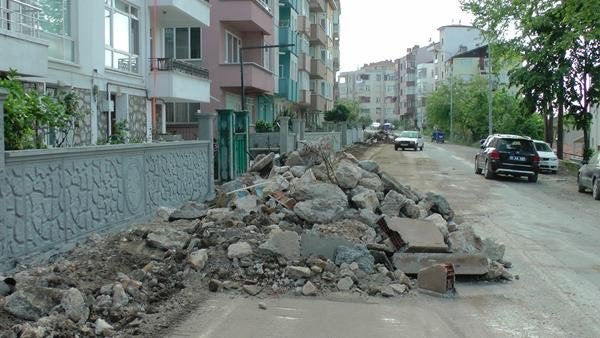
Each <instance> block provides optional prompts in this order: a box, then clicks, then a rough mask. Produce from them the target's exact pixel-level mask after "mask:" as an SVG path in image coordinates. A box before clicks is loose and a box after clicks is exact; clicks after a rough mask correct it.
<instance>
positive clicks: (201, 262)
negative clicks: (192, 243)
mask: <svg viewBox="0 0 600 338" xmlns="http://www.w3.org/2000/svg"><path fill="white" fill-rule="evenodd" d="M188 262H189V263H190V265H191V266H192V267H193V268H194V269H196V270H198V271H199V270H202V269H204V266H205V265H206V263H207V262H208V250H206V249H200V250H197V251H194V252H192V253H191V254H190V255H189V256H188Z"/></svg>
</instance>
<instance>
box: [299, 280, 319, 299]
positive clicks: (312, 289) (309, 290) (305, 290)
mask: <svg viewBox="0 0 600 338" xmlns="http://www.w3.org/2000/svg"><path fill="white" fill-rule="evenodd" d="M317 291H318V289H317V287H316V286H315V285H314V284H313V283H312V282H311V281H308V282H306V284H304V286H303V287H302V294H303V295H304V296H316V295H317Z"/></svg>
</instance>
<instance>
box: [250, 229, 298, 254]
mask: <svg viewBox="0 0 600 338" xmlns="http://www.w3.org/2000/svg"><path fill="white" fill-rule="evenodd" d="M258 249H259V250H260V251H262V252H266V253H270V254H274V255H281V256H283V257H285V258H286V259H288V260H296V259H298V258H299V257H300V235H298V233H297V232H295V231H271V233H270V234H269V239H268V240H267V241H266V242H264V243H263V244H261V245H260V246H259V247H258Z"/></svg>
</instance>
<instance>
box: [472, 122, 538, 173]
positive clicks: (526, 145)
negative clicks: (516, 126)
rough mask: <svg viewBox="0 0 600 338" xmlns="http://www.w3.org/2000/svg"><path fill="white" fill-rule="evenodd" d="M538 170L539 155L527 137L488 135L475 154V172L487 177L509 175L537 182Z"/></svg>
mask: <svg viewBox="0 0 600 338" xmlns="http://www.w3.org/2000/svg"><path fill="white" fill-rule="evenodd" d="M539 171H540V157H539V155H538V154H537V151H535V146H534V145H533V141H532V140H531V139H530V138H529V137H523V136H517V135H501V134H496V135H490V136H488V138H487V139H485V141H482V143H481V150H480V151H479V153H478V154H477V155H475V173H476V174H481V173H483V175H484V176H485V178H487V179H491V178H494V176H496V175H509V176H515V177H527V179H528V180H529V182H537V179H538V173H539Z"/></svg>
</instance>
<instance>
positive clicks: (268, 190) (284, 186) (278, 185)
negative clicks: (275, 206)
mask: <svg viewBox="0 0 600 338" xmlns="http://www.w3.org/2000/svg"><path fill="white" fill-rule="evenodd" d="M289 187H290V182H289V181H288V180H287V179H286V178H285V177H283V176H281V175H275V176H273V177H271V178H269V180H268V183H267V184H266V185H264V188H263V195H265V196H266V195H271V194H272V193H274V192H276V191H284V190H288V188H289Z"/></svg>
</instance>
